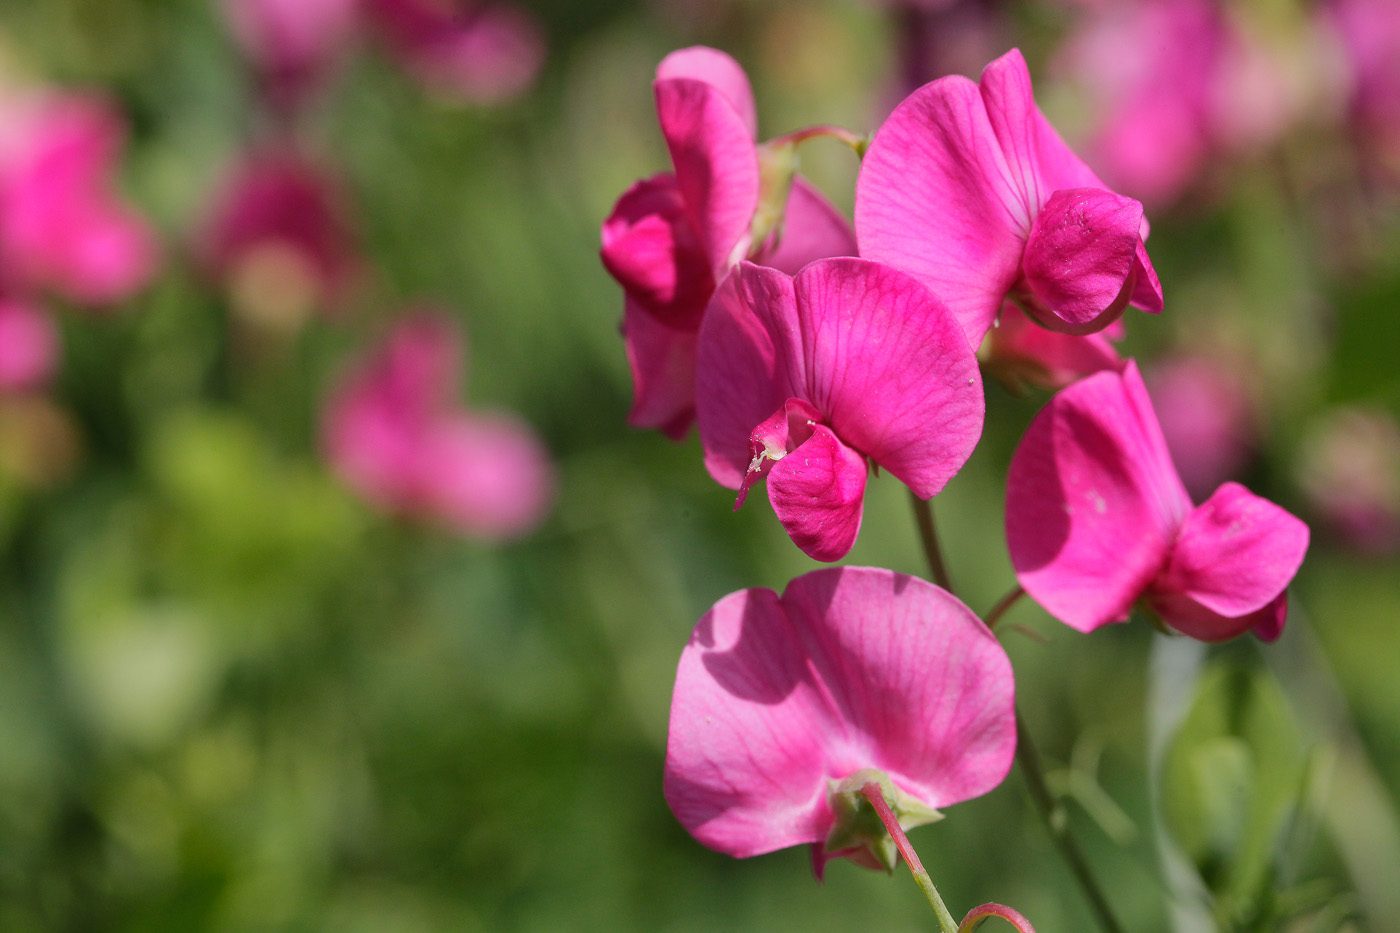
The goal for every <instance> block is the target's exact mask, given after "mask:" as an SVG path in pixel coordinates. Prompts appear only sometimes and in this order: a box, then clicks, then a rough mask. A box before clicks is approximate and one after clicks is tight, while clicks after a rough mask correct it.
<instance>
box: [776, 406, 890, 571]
mask: <svg viewBox="0 0 1400 933" xmlns="http://www.w3.org/2000/svg"><path fill="white" fill-rule="evenodd" d="M865 473H866V466H865V458H864V457H862V456H861V455H860V454H859V453H857V452H856V451H855V450H852V449H851V448H850V447H847V446H846V445H845V444H843V443H841V441H840V440H839V439H838V438H837V437H836V435H835V434H832V433H831V429H830V428H828V427H827V426H826V425H816V426H815V430H814V431H813V432H812V436H811V437H809V438H808V439H807V440H806V441H805V442H804V443H803V444H802V445H801V446H799V447H798V448H797V449H796V450H794V451H792V452H791V453H789V454H788V455H787V456H785V457H783V458H782V459H781V460H779V461H778V462H777V463H775V464H773V468H772V470H770V471H769V473H768V501H769V502H771V503H772V504H773V513H774V514H775V515H777V516H778V521H780V522H782V523H783V528H784V529H786V530H787V533H788V536H789V537H791V538H792V543H793V544H796V545H797V546H798V548H800V549H801V550H802V553H804V554H806V555H807V556H808V557H810V558H812V559H813V560H824V561H833V560H840V559H841V558H843V557H845V556H846V555H847V554H848V553H849V552H850V550H851V545H853V544H855V543H856V536H857V535H858V534H860V519H861V512H862V508H863V505H864V502H865Z"/></svg>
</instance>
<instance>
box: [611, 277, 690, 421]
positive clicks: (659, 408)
mask: <svg viewBox="0 0 1400 933" xmlns="http://www.w3.org/2000/svg"><path fill="white" fill-rule="evenodd" d="M622 336H623V338H624V340H625V341H626V344H627V362H628V365H629V366H630V367H631V369H632V410H631V411H630V412H628V414H627V423H628V424H630V425H631V426H632V427H634V428H656V429H657V430H659V431H661V432H662V433H663V434H665V435H666V436H667V437H670V438H673V439H675V440H680V439H681V438H682V437H684V436H685V433H686V432H687V431H689V430H690V425H691V422H693V421H694V420H695V347H696V335H695V334H693V333H690V332H689V331H682V330H676V329H675V328H673V327H667V326H666V325H665V324H662V323H661V322H660V321H658V320H657V319H656V318H655V317H653V316H652V315H651V314H649V313H648V312H646V311H644V310H642V308H641V306H640V305H638V304H637V303H636V302H634V301H633V300H632V299H631V298H628V299H627V300H626V301H625V302H624V304H623V320H622Z"/></svg>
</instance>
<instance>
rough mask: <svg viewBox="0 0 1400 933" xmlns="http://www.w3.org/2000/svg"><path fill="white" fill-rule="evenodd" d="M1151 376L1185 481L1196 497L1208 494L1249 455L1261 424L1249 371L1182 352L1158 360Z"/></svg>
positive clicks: (1165, 433)
mask: <svg viewBox="0 0 1400 933" xmlns="http://www.w3.org/2000/svg"><path fill="white" fill-rule="evenodd" d="M1246 372H1247V370H1246ZM1146 380H1147V386H1148V389H1149V390H1150V391H1151V393H1152V400H1153V402H1154V407H1155V409H1156V411H1157V420H1158V423H1160V424H1161V425H1162V436H1163V437H1164V438H1165V439H1166V442H1167V450H1168V451H1169V452H1170V453H1171V458H1172V463H1174V464H1176V471H1177V473H1178V474H1179V475H1180V476H1181V482H1182V484H1183V485H1185V486H1186V491H1187V492H1188V493H1190V494H1191V497H1192V498H1193V499H1200V498H1203V497H1205V496H1206V495H1208V494H1209V493H1210V491H1211V490H1212V489H1214V488H1215V487H1216V486H1218V485H1220V484H1221V483H1223V482H1225V480H1227V479H1229V478H1230V477H1231V476H1234V475H1235V474H1237V473H1238V472H1239V471H1240V469H1241V468H1242V467H1243V466H1244V465H1245V463H1246V462H1247V461H1248V459H1249V453H1250V448H1251V446H1252V445H1253V443H1254V439H1255V435H1256V433H1257V429H1256V426H1255V410H1254V401H1253V399H1251V398H1250V394H1249V387H1248V385H1247V381H1246V380H1247V376H1245V375H1242V374H1241V370H1240V369H1239V368H1238V367H1234V368H1232V367H1229V366H1227V365H1226V364H1225V363H1224V362H1223V361H1221V360H1216V359H1212V358H1210V357H1207V356H1202V355H1198V354H1182V355H1179V356H1173V357H1169V358H1167V359H1164V360H1159V361H1158V362H1157V363H1156V365H1154V366H1152V367H1151V368H1150V369H1148V371H1147V373H1146Z"/></svg>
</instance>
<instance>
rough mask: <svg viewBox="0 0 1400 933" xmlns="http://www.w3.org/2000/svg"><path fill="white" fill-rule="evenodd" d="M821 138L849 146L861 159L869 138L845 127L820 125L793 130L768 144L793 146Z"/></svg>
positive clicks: (867, 146) (868, 144)
mask: <svg viewBox="0 0 1400 933" xmlns="http://www.w3.org/2000/svg"><path fill="white" fill-rule="evenodd" d="M821 136H826V137H828V138H830V139H834V140H836V141H837V142H840V143H843V144H844V145H846V146H849V147H850V148H851V149H852V150H854V151H855V154H856V155H858V156H861V157H862V158H863V157H864V156H865V150H866V149H867V148H869V146H870V137H869V136H861V135H860V134H859V133H853V132H851V131H850V130H848V129H846V128H845V127H842V126H833V125H831V124H829V123H827V124H820V125H818V126H808V127H804V128H803V129H800V130H793V131H792V132H791V133H787V134H785V135H783V136H777V137H774V138H773V139H770V140H769V141H768V144H769V145H773V144H777V145H782V144H785V143H787V144H791V145H794V146H795V145H798V144H800V143H805V142H806V141H807V140H809V139H817V138H818V137H821Z"/></svg>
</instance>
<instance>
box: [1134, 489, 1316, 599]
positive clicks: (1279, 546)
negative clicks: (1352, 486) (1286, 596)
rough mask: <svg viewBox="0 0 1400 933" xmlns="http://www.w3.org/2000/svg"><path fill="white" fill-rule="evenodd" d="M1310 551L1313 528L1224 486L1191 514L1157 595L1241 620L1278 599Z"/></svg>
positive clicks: (1263, 501) (1246, 493)
mask: <svg viewBox="0 0 1400 933" xmlns="http://www.w3.org/2000/svg"><path fill="white" fill-rule="evenodd" d="M1307 550H1308V526H1307V525H1305V524H1304V523H1303V522H1302V521H1300V520H1299V519H1297V518H1295V517H1294V516H1292V515H1290V514H1289V513H1288V512H1286V511H1284V510H1283V509H1281V508H1279V507H1278V506H1277V505H1274V504H1273V503H1272V502H1270V501H1269V500H1267V499H1262V498H1260V497H1259V496H1256V495H1255V494H1254V493H1252V492H1250V491H1249V490H1248V489H1246V488H1244V487H1243V486H1241V485H1239V484H1238V483H1225V484H1224V485H1223V486H1221V487H1220V488H1219V489H1217V490H1216V491H1215V494H1214V495H1212V496H1211V497H1210V498H1209V499H1207V500H1206V501H1205V502H1203V503H1201V505H1199V506H1197V507H1196V508H1195V509H1194V510H1193V511H1192V512H1191V514H1189V515H1188V516H1186V521H1185V523H1184V524H1183V525H1182V526H1181V532H1180V534H1179V536H1178V537H1177V541H1176V547H1175V548H1173V549H1172V555H1171V561H1170V563H1169V564H1168V565H1167V568H1166V572H1165V573H1163V574H1162V576H1161V578H1160V579H1159V580H1158V581H1157V583H1156V586H1155V587H1154V589H1155V590H1156V591H1158V592H1164V593H1182V594H1184V595H1186V596H1188V597H1190V598H1191V599H1192V600H1194V601H1196V602H1198V603H1200V604H1201V605H1202V606H1204V607H1206V608H1207V609H1209V610H1211V611H1212V612H1217V613H1220V614H1221V615H1224V616H1229V617H1232V618H1233V617H1238V616H1243V615H1247V614H1249V613H1252V612H1256V611H1258V610H1259V609H1260V608H1262V607H1264V606H1266V605H1268V604H1269V603H1271V602H1273V601H1274V600H1275V599H1277V598H1278V596H1279V594H1280V593H1282V592H1283V591H1284V590H1285V589H1286V588H1287V587H1288V584H1289V581H1291V580H1292V579H1293V575H1294V574H1295V573H1297V572H1298V567H1299V566H1300V565H1301V564H1302V563H1303V555H1304V554H1306V553H1307Z"/></svg>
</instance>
